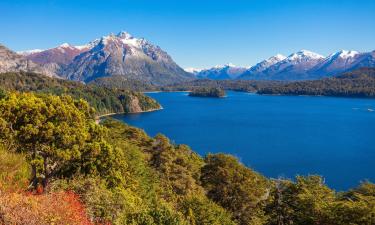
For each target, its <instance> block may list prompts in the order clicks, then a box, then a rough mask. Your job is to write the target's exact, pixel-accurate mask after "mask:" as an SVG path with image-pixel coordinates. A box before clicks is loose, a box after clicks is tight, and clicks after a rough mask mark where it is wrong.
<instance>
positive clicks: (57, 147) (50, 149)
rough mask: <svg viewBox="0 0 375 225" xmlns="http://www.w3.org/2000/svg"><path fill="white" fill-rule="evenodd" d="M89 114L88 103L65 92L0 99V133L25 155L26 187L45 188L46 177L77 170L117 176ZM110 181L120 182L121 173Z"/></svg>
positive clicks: (100, 130)
mask: <svg viewBox="0 0 375 225" xmlns="http://www.w3.org/2000/svg"><path fill="white" fill-rule="evenodd" d="M93 115H94V111H93V109H92V108H91V107H90V106H89V105H88V103H87V102H85V101H83V100H78V101H77V100H73V99H72V98H71V97H70V96H61V97H59V96H52V95H36V94H33V93H23V94H19V93H11V94H9V96H8V97H7V98H5V99H2V100H0V129H1V133H2V134H3V136H5V137H7V138H11V139H12V140H13V143H14V144H15V146H16V150H17V151H18V152H23V153H26V155H27V159H28V161H29V162H30V164H31V168H32V175H31V183H30V187H33V188H36V187H37V185H38V184H41V185H43V187H46V185H47V183H48V180H49V178H51V177H55V176H60V177H69V176H72V175H73V174H74V173H77V171H80V172H83V173H92V174H100V175H103V176H110V175H114V176H115V175H116V172H114V171H111V169H110V168H111V166H112V165H109V164H111V163H115V162H116V160H117V159H116V157H113V151H114V150H113V149H112V147H111V146H109V145H108V144H107V143H106V142H105V141H104V140H103V137H104V132H105V129H104V128H103V127H101V126H99V125H96V124H95V121H94V117H93ZM103 158H105V160H102V161H99V160H101V159H103ZM117 164H120V163H117ZM119 169H121V165H119ZM114 176H111V177H112V178H114ZM115 177H116V176H115ZM112 181H113V182H121V177H120V176H117V177H116V178H114V180H112Z"/></svg>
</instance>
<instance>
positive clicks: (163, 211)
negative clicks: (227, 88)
mask: <svg viewBox="0 0 375 225" xmlns="http://www.w3.org/2000/svg"><path fill="white" fill-rule="evenodd" d="M94 115H95V113H94V110H93V109H92V108H91V107H90V106H89V104H88V103H87V102H86V101H84V100H75V99H74V98H72V97H70V96H67V95H61V96H55V95H51V94H41V93H15V92H3V93H2V94H1V99H0V153H1V154H0V224H155V225H156V224H175V225H180V224H190V225H193V224H197V225H198V224H207V225H208V224H217V225H225V224H233V225H234V224H240V225H247V224H269V225H279V224H297V225H309V224H311V225H315V224H327V225H328V224H329V225H339V224H340V225H347V224H358V225H359V224H361V225H362V224H369V225H370V224H374V223H375V185H374V184H372V183H367V182H365V183H362V184H361V185H360V186H358V187H357V188H353V189H351V190H349V191H346V192H342V193H341V192H340V193H337V192H335V191H334V190H332V189H330V188H329V187H327V186H326V185H325V184H324V179H323V178H321V177H319V176H307V177H303V176H298V177H296V179H295V180H294V181H292V180H284V179H276V180H274V179H268V178H266V177H264V176H263V175H261V174H259V173H257V172H256V171H254V170H252V169H250V168H248V167H246V166H245V165H243V164H242V163H241V162H240V161H238V160H237V159H236V158H235V157H233V156H231V155H226V154H209V155H207V156H204V157H202V156H199V155H198V154H196V153H195V152H194V151H193V150H191V149H190V148H189V147H188V146H186V145H176V144H174V143H172V142H171V141H170V140H169V139H168V138H167V137H165V136H163V135H161V134H159V135H157V136H155V137H149V136H148V135H146V133H145V132H144V131H142V130H140V129H137V128H134V127H131V126H128V125H126V124H123V123H120V122H118V121H115V120H112V119H107V120H105V121H103V122H102V123H101V124H96V123H95V116H94Z"/></svg>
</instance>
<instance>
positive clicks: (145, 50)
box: [18, 32, 194, 85]
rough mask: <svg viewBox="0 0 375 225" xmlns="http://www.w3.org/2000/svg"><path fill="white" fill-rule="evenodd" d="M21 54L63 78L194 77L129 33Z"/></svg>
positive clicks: (154, 81) (159, 79)
mask: <svg viewBox="0 0 375 225" xmlns="http://www.w3.org/2000/svg"><path fill="white" fill-rule="evenodd" d="M18 53H19V54H21V55H23V56H24V57H25V58H26V59H28V60H31V61H33V62H34V63H38V64H39V65H41V66H43V67H44V68H48V69H50V70H51V71H52V72H53V73H56V74H58V75H59V76H60V77H62V78H66V79H70V80H76V81H83V82H90V81H92V80H95V79H96V78H101V77H111V76H125V77H126V78H129V79H134V80H140V81H144V82H147V83H151V84H155V85H162V84H170V83H175V82H182V81H187V80H191V79H193V78H194V77H193V75H192V74H190V73H187V72H186V71H185V70H183V69H182V68H181V67H179V66H178V65H177V64H176V63H175V62H174V61H173V59H172V58H171V57H170V56H169V55H168V54H167V53H166V52H165V51H163V50H162V49H161V48H160V47H159V46H156V45H153V44H151V43H150V42H148V41H147V40H145V39H143V38H142V39H138V38H135V37H133V36H131V35H130V34H129V33H127V32H120V33H118V34H116V35H115V34H110V35H107V36H103V37H101V38H99V39H95V40H93V41H91V42H89V43H88V44H86V45H82V46H73V45H70V44H67V43H64V44H62V45H60V46H58V47H55V48H51V49H46V50H39V49H37V50H30V51H22V52H18Z"/></svg>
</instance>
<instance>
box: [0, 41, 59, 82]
mask: <svg viewBox="0 0 375 225" xmlns="http://www.w3.org/2000/svg"><path fill="white" fill-rule="evenodd" d="M18 71H28V72H34V73H41V74H44V75H47V76H49V77H56V76H57V75H56V74H55V73H53V72H51V71H50V70H49V69H47V68H45V67H43V66H40V65H38V64H37V63H34V62H33V61H32V60H29V59H27V58H25V57H23V56H21V55H19V54H17V53H15V52H13V51H11V50H9V49H8V48H6V47H5V46H3V45H1V44H0V73H6V72H18Z"/></svg>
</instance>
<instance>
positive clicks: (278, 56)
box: [261, 54, 287, 66]
mask: <svg viewBox="0 0 375 225" xmlns="http://www.w3.org/2000/svg"><path fill="white" fill-rule="evenodd" d="M286 58H287V57H286V56H284V55H281V54H276V55H274V56H272V57H270V58H268V59H266V60H264V61H262V62H261V63H263V64H266V66H272V65H273V64H276V63H278V62H280V61H283V60H284V59H286Z"/></svg>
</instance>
